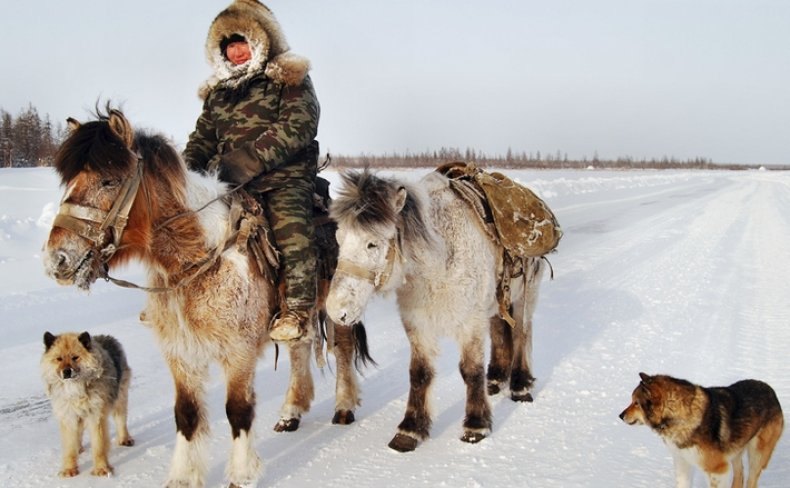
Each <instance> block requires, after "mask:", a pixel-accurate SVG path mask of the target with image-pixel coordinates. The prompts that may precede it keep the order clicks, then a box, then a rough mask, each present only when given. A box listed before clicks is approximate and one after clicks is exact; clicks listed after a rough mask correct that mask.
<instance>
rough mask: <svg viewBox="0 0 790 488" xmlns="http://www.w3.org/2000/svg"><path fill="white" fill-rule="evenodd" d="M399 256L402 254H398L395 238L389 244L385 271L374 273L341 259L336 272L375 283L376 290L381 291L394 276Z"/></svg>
mask: <svg viewBox="0 0 790 488" xmlns="http://www.w3.org/2000/svg"><path fill="white" fill-rule="evenodd" d="M399 255H400V253H399V252H398V245H397V239H395V238H393V239H391V240H390V242H389V249H387V257H386V263H385V264H384V269H383V270H381V271H374V270H372V269H368V268H365V267H363V266H360V265H359V264H357V263H355V262H353V261H349V260H348V259H340V260H338V262H337V267H336V268H335V272H336V273H344V274H347V275H349V276H354V277H356V278H360V279H363V280H365V281H368V282H370V283H373V286H374V287H375V288H376V290H380V289H381V288H382V287H383V286H384V285H385V284H387V282H388V281H389V279H390V277H391V276H392V271H393V270H394V269H395V260H396V259H397V258H398V256H399Z"/></svg>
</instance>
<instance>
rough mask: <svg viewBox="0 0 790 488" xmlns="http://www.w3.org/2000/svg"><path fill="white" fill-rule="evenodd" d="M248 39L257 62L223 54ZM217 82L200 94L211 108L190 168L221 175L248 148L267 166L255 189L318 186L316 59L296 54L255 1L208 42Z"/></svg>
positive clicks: (220, 22) (239, 2)
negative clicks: (229, 43) (299, 183)
mask: <svg viewBox="0 0 790 488" xmlns="http://www.w3.org/2000/svg"><path fill="white" fill-rule="evenodd" d="M233 34H239V35H242V36H243V37H244V38H245V39H246V40H247V42H248V45H249V47H250V50H251V54H252V59H251V60H250V61H248V62H247V63H245V64H243V65H240V66H236V65H233V64H232V63H231V62H230V61H229V60H228V59H227V58H226V57H225V55H224V53H223V52H222V50H221V48H220V44H221V43H222V41H223V39H227V38H229V37H230V36H231V35H233ZM206 57H207V59H208V61H209V63H210V64H211V65H212V67H213V68H214V76H213V77H212V78H210V79H209V80H208V81H207V82H206V83H205V84H204V85H203V86H202V87H201V89H200V92H199V94H200V96H201V97H202V98H203V100H204V103H203V110H202V113H201V115H200V117H199V118H198V120H197V123H196V124H195V130H194V132H192V134H191V135H190V136H189V141H188V143H187V146H186V149H185V150H184V157H185V159H186V161H187V164H188V165H189V167H190V168H192V169H196V170H201V171H215V170H217V169H219V168H218V166H219V164H220V158H221V157H222V155H224V154H228V153H229V152H230V151H233V150H234V149H239V148H242V147H243V146H245V145H247V147H250V150H251V152H253V153H254V154H255V155H256V156H257V161H256V163H259V168H257V169H258V171H257V174H258V175H259V176H258V177H256V178H255V179H254V180H253V181H252V182H251V183H249V184H248V185H247V187H248V188H249V189H250V190H252V191H267V190H268V189H270V188H272V187H283V186H288V185H293V184H294V183H296V182H295V181H294V180H305V181H310V183H311V184H312V181H313V180H314V178H315V175H316V171H317V160H318V142H317V141H316V140H315V137H316V134H317V132H318V119H319V115H320V106H319V104H318V99H317V98H316V94H315V90H314V89H313V84H312V81H311V80H310V76H309V75H308V74H307V72H308V70H309V69H310V64H309V61H308V60H307V59H305V58H303V57H301V56H298V55H295V54H293V53H291V52H290V51H289V48H288V45H287V43H286V41H285V38H284V36H283V34H282V31H281V29H280V26H279V24H278V23H277V21H276V19H275V18H274V16H273V15H272V13H271V11H269V9H268V8H267V7H266V6H264V5H263V4H261V3H259V2H257V1H255V0H236V1H235V2H234V3H232V4H231V5H230V6H229V7H228V8H226V9H225V10H223V11H222V12H220V13H219V15H217V17H216V18H215V19H214V21H213V22H212V24H211V27H210V28H209V34H208V37H207V39H206Z"/></svg>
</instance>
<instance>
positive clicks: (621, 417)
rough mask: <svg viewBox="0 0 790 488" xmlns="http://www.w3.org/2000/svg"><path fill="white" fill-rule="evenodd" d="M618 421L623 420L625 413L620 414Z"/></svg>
mask: <svg viewBox="0 0 790 488" xmlns="http://www.w3.org/2000/svg"><path fill="white" fill-rule="evenodd" d="M619 417H620V420H625V411H622V412H620V415H619Z"/></svg>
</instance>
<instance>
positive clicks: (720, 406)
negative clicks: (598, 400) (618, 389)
mask: <svg viewBox="0 0 790 488" xmlns="http://www.w3.org/2000/svg"><path fill="white" fill-rule="evenodd" d="M639 376H640V378H641V379H642V381H641V382H640V383H639V386H637V387H636V389H634V392H633V393H632V394H631V404H630V405H629V406H628V407H627V408H626V409H625V410H623V412H622V413H621V414H620V418H621V419H622V420H623V421H625V422H626V423H627V424H629V425H634V424H644V425H647V426H648V427H650V428H651V429H653V430H654V431H655V432H656V433H657V434H658V435H659V436H660V437H661V439H662V440H663V441H664V442H665V443H666V444H667V446H668V447H669V449H670V451H671V452H672V457H673V459H674V463H675V477H676V480H677V486H678V488H688V487H690V486H691V480H692V474H693V473H692V466H697V467H698V468H699V469H701V470H702V471H703V472H704V473H705V474H706V475H707V477H708V484H709V486H711V487H723V486H724V483H726V482H727V478H728V477H729V475H730V466H732V473H733V475H732V487H733V488H736V487H737V488H740V487H742V486H743V461H742V455H743V453H744V451H746V452H747V453H748V455H749V478H748V481H747V487H748V488H755V487H756V486H757V480H758V479H759V477H760V473H762V471H763V469H765V467H766V466H767V465H768V461H769V460H770V459H771V454H772V453H773V450H774V446H776V443H777V442H778V441H779V437H780V436H781V435H782V430H783V428H784V417H783V415H782V407H781V406H780V405H779V400H778V399H777V398H776V393H774V390H773V389H772V388H771V387H770V386H768V385H767V384H765V383H763V382H762V381H758V380H743V381H738V382H737V383H733V384H732V385H730V386H726V387H713V388H705V387H702V386H698V385H695V384H693V383H690V382H688V381H686V380H681V379H677V378H673V377H671V376H665V375H656V376H649V375H647V374H645V373H639Z"/></svg>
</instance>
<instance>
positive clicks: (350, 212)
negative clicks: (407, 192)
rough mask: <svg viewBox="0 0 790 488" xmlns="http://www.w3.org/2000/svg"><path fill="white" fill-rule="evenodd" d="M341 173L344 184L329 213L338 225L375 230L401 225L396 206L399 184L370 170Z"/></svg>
mask: <svg viewBox="0 0 790 488" xmlns="http://www.w3.org/2000/svg"><path fill="white" fill-rule="evenodd" d="M341 177H342V179H343V186H342V187H341V188H340V190H339V191H338V196H337V198H335V199H334V200H332V205H331V207H330V215H331V216H332V218H333V219H334V220H335V221H336V222H337V223H338V224H339V225H341V226H343V227H347V228H351V229H364V230H366V231H368V232H374V233H382V232H384V230H385V229H387V228H393V227H395V226H397V225H398V214H397V212H396V211H395V208H394V207H393V202H394V199H395V195H396V193H397V190H398V186H396V184H395V183H394V182H393V181H391V180H386V179H383V178H379V177H378V176H375V175H373V174H372V173H370V172H369V171H368V170H364V171H348V172H345V173H343V174H342V175H341Z"/></svg>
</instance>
